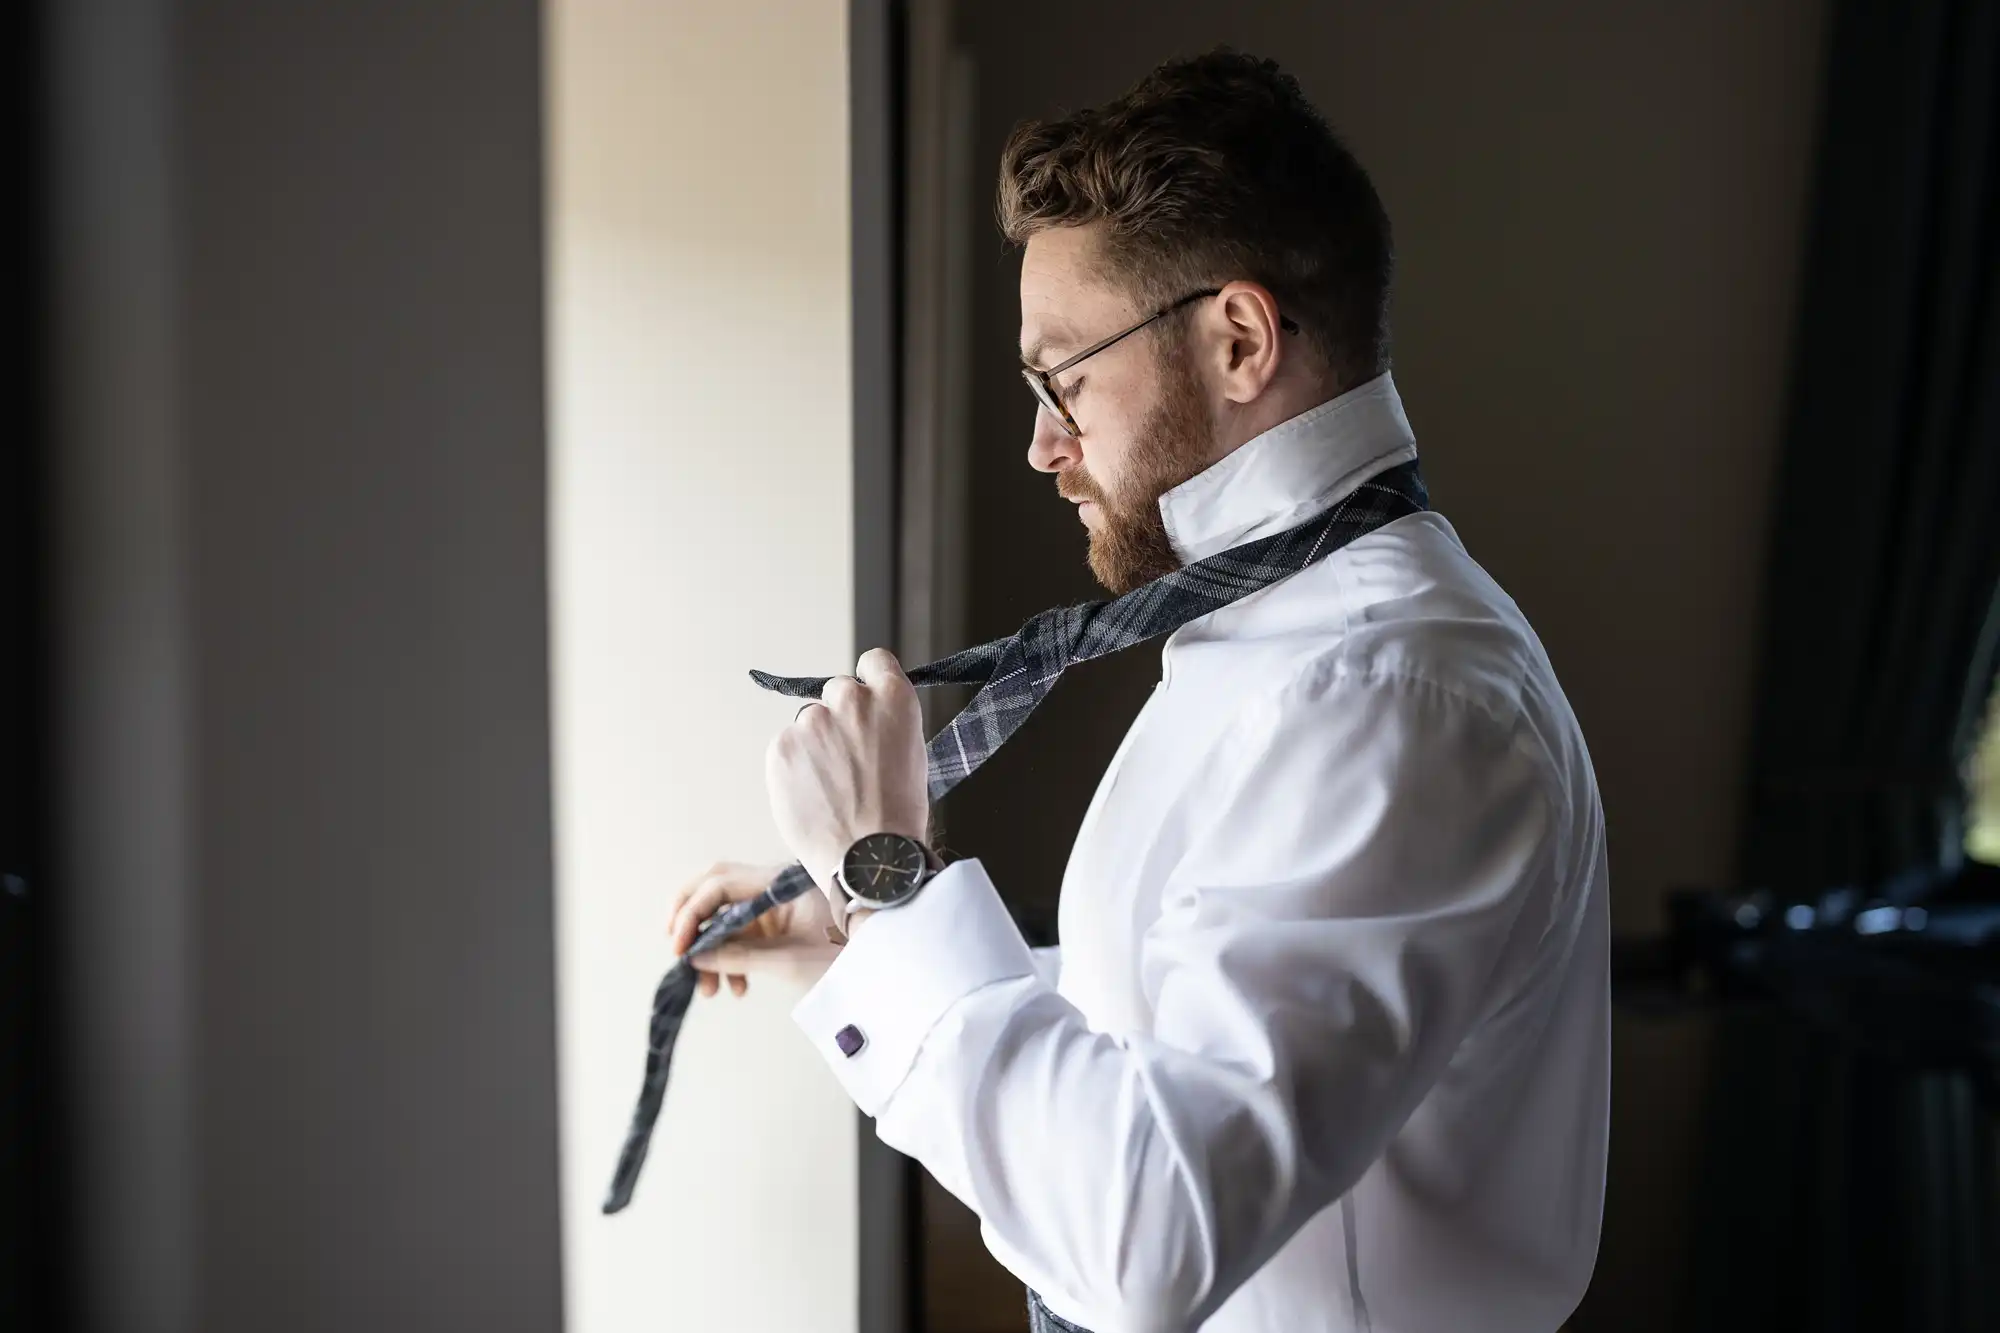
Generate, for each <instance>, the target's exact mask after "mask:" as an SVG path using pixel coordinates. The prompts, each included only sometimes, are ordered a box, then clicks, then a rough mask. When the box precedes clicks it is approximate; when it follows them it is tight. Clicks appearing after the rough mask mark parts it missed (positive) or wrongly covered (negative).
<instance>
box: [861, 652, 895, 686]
mask: <svg viewBox="0 0 2000 1333" xmlns="http://www.w3.org/2000/svg"><path fill="white" fill-rule="evenodd" d="M854 674H855V675H856V676H857V677H858V678H859V679H860V681H861V683H862V684H864V685H867V686H868V687H870V688H871V689H873V688H879V687H881V686H883V685H890V684H893V683H895V682H897V681H901V682H902V683H903V684H905V685H908V684H909V680H908V678H907V677H905V676H904V675H903V664H902V663H901V662H899V661H897V660H896V655H895V654H894V653H892V652H890V651H889V650H888V649H887V648H870V649H869V650H868V651H867V652H865V653H863V654H861V660H860V661H859V662H857V663H855V664H854Z"/></svg>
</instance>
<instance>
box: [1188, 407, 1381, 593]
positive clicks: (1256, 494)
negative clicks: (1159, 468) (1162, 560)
mask: <svg viewBox="0 0 2000 1333" xmlns="http://www.w3.org/2000/svg"><path fill="white" fill-rule="evenodd" d="M1416 456H1417V446H1416V436H1415V435H1414V434H1413V433H1412V432H1411V430H1410V421H1409V418H1408V417H1406V416H1404V415H1403V400H1402V399H1401V398H1400V397H1398V396H1397V394H1396V384H1395V381H1394V380H1393V379H1391V378H1390V376H1389V375H1388V374H1387V373H1386V372H1385V373H1384V374H1381V375H1378V376H1376V377H1375V378H1374V379H1372V380H1369V381H1368V382H1367V383H1366V384H1363V385H1361V386H1360V387H1359V388H1355V389H1350V390H1349V391H1348V392H1346V393H1344V394H1342V395H1340V397H1338V398H1330V399H1328V400H1327V401H1326V402H1324V403H1321V404H1320V405H1319V406H1318V407H1315V408H1311V409H1309V410H1307V411H1304V412H1301V413H1299V414H1298V415H1297V416H1295V417H1293V418H1292V419H1291V420H1289V421H1282V422H1279V423H1278V424H1277V425H1275V426H1273V427H1271V429H1269V430H1267V431H1265V432H1264V433H1263V434H1262V435H1259V436H1256V437H1255V438H1253V439H1250V440H1246V441H1245V442H1244V443H1243V444H1241V445H1240V446H1238V447H1237V448H1236V449H1235V450H1233V451H1232V452H1231V453H1230V454H1229V456H1228V457H1226V458H1224V459H1222V460H1221V461H1219V462H1217V463H1214V464H1211V465H1210V466H1209V467H1208V469H1207V470H1206V471H1203V472H1200V473H1197V474H1196V475H1194V476H1193V477H1190V478H1189V479H1188V480H1186V481H1184V482H1182V483H1181V484H1180V485H1178V486H1176V487H1174V488H1173V489H1172V490H1170V491H1168V492H1167V493H1166V494H1164V495H1162V496H1161V497H1160V517H1161V519H1162V520H1164V521H1165V523H1166V525H1167V537H1168V539H1169V540H1171V541H1172V542H1173V546H1174V554H1176V555H1178V556H1179V557H1180V558H1181V561H1182V563H1184V564H1190V565H1191V564H1193V563H1194V562H1195V561H1197V560H1201V559H1205V558H1206V557H1208V556H1211V555H1215V554H1216V553H1218V552H1220V551H1226V550H1228V549H1229V548H1230V547H1232V546H1240V545H1242V544H1243V543H1244V542H1248V541H1255V540H1257V539H1258V538H1260V537H1269V536H1271V535H1272V534H1273V533H1278V532H1283V531H1285V530H1286V529H1287V528H1293V527H1297V526H1298V525H1299V524H1301V523H1303V522H1305V521H1306V520H1307V519H1309V518H1311V517H1312V516H1313V515H1314V514H1317V513H1320V512H1321V511H1323V510H1325V509H1327V508H1328V507H1329V506H1331V505H1332V504H1333V503H1334V502H1335V501H1336V500H1338V499H1340V498H1341V497H1342V496H1344V495H1346V494H1347V493H1348V492H1349V491H1352V490H1353V489H1354V488H1355V487H1357V486H1359V485H1360V484H1361V483H1362V482H1364V481H1366V480H1367V479H1368V478H1370V477H1372V476H1374V475H1375V474H1376V473H1377V472H1380V471H1381V470H1382V469H1384V468H1386V467H1393V466H1395V465H1396V464H1398V463H1404V462H1408V461H1409V460H1410V459H1413V458H1415V457H1416Z"/></svg>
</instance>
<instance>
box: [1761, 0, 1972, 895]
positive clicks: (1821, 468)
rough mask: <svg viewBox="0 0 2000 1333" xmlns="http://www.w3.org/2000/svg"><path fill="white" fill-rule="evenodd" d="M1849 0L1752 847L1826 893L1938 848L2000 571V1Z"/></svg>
mask: <svg viewBox="0 0 2000 1333" xmlns="http://www.w3.org/2000/svg"><path fill="white" fill-rule="evenodd" d="M1835 2H1836V11H1835V22H1834V32H1833V45H1832V49H1831V51H1830V53H1829V63H1828V68H1827V76H1826V101H1825V107H1824V111H1823V118H1822V123H1821V131H1820V137H1821V146H1820V163H1819V175H1818V182H1817V189H1816V196H1815V200H1814V205H1813V211H1812V214H1811V217H1810V219H1809V221H1808V228H1809V240H1808V247H1807V257H1806V265H1805V268H1804V270H1803V273H1802V293H1801V300H1800V317H1799V325H1798V330H1797V333H1796V340H1795V344H1794V349H1795V350H1794V356H1793V366H1794V372H1793V390H1792V401H1791V419H1790V429H1789V435H1788V438H1787V441H1786V445H1785V450H1784V454H1783V459H1782V463H1781V465H1780V473H1779V478H1778V482H1779V484H1778V487H1777V491H1776V494H1777V497H1778V498H1777V505H1776V511H1775V513H1774V515H1773V520H1772V530H1771V532H1772V538H1771V555H1770V564H1769V574H1768V579H1767V584H1766V589H1765V626H1766V630H1765V644H1764V652H1763V674H1762V679H1761V681H1760V686H1759V697H1758V711H1757V732H1756V741H1755V745H1756V750H1755V754H1754V757H1753V764H1752V772H1753V774H1754V783H1755V787H1754V791H1753V794H1752V798H1751V802H1750V810H1749V822H1748V825H1747V830H1746V844H1745V855H1744V864H1743V869H1744V872H1745V875H1746V876H1747V880H1748V883H1749V884H1751V885H1757V886H1769V887H1773V888H1777V889H1779V890H1781V891H1783V890H1793V891H1797V892H1799V893H1801V894H1806V895H1812V894H1818V893H1821V892H1823V891H1825V890H1826V889H1828V888H1830V887H1833V886H1835V885H1839V884H1855V885H1868V884H1876V883H1880V882H1882V881H1884V880H1886V879H1887V878H1889V877H1890V876H1891V875H1893V874H1895V873H1896V872H1897V871H1900V870H1904V869H1907V868H1909V867H1911V866H1913V865H1922V864H1928V863H1932V862H1935V861H1936V860H1937V859H1938V856H1939V849H1940V846H1941V843H1942V842H1943V840H1945V839H1946V838H1947V837H1948V835H1949V833H1950V832H1951V831H1952V826H1954V825H1955V824H1956V820H1957V815H1958V799H1959V792H1958V782H1957V774H1956V772H1955V759H1956V756H1955V755H1954V753H1953V749H1954V745H1955V743H1956V742H1957V741H1958V740H1959V737H1958V735H1957V734H1956V733H1957V731H1958V729H1959V728H1960V727H1961V725H1962V723H1963V718H1964V714H1965V711H1966V697H1967V694H1968V685H1969V676H1968V672H1969V670H1970V668H1971V666H1972V659H1973V656H1974V649H1975V646H1976V644H1977V641H1978V638H1979V635H1980V631H1981V627H1982V625H1983V623H1984V621H1985V617H1986V613H1987V610H1988V608H1989V606H1990V605H1991V603H1992V600H1993V593H1994V585H1995V582H1996V579H2000V322H1996V321H2000V264H1996V262H1995V261H1996V247H1997V246H2000V213H1996V208H1995V199H1996V186H2000V104H1997V103H1996V86H1997V85H2000V4H1996V3H1994V0H1835ZM1982 683H1983V682H1982Z"/></svg>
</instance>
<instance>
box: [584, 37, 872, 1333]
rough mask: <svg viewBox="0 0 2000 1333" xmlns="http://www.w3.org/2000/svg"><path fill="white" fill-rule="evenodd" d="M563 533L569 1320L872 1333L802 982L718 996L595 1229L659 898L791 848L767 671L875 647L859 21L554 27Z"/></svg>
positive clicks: (655, 937)
mask: <svg viewBox="0 0 2000 1333" xmlns="http://www.w3.org/2000/svg"><path fill="white" fill-rule="evenodd" d="M547 23H548V40H549V50H548V62H549V65H548V70H549V134H548V142H549V190H550V200H549V204H550V207H549V226H550V242H549V255H550V282H549V307H550V318H551V339H550V371H549V373H550V386H551V407H552V438H551V464H550V466H551V491H552V494H551V514H550V519H551V545H552V559H553V564H554V579H553V597H554V601H553V612H554V614H553V645H554V649H553V650H554V669H555V677H554V685H555V708H556V749H555V756H556V770H557V848H558V853H557V865H558V873H559V890H558V909H559V910H558V916H559V931H558V934H559V941H560V944H559V948H560V953H559V959H558V975H559V984H560V1027H561V1066H562V1122H563V1176H564V1179H563V1199H564V1222H565V1265H566V1267H565V1281H566V1287H567V1299H568V1327H569V1329H570V1331H571V1333H612V1331H613V1330H624V1329H641V1328H644V1329H660V1328H690V1329H692V1328H727V1329H731V1330H742V1331H743V1333H757V1331H758V1330H769V1331H770V1333H818V1331H820V1330H827V1331H829V1333H832V1331H835V1330H838V1331H840V1333H845V1330H848V1329H851V1328H853V1327H854V1322H855V1307H856V1244H857V1220H856V1199H855V1171H856V1167H855V1142H856V1138H855V1121H854V1113H853V1108H852V1106H851V1105H850V1104H849V1102H848V1101H847V1099H846V1098H845V1097H844V1096H843V1095H842V1094H841V1093H840V1091H839V1089H838V1087H837V1086H836V1085H835V1083H834V1082H833V1080H832V1078H831V1076H830V1075H828V1074H827V1073H826V1071H825V1069H824V1068H823V1067H822V1065H821V1064H820V1061H819V1057H818V1056H816V1055H815V1054H814V1053H813V1052H812V1051H811V1050H810V1049H808V1047H807V1045H806V1043H805V1042H804V1041H803V1039H801V1038H800V1037H799V1036H798V1034H797V1032H796V1030H795V1029H794V1028H793V1026H792V1024H791V1021H790V1019H789V1017H788V1013H787V1011H788V1009H789V1008H790V1005H791V1002H792V999H793V998H794V996H793V995H792V994H791V993H788V992H787V991H786V989H785V988H784V987H781V986H775V985H773V986H764V985H759V986H757V987H755V988H753V990H752V993H751V994H750V996H749V997H748V998H747V999H744V1000H733V999H730V998H728V997H727V996H726V995H725V996H724V997H722V998H720V999H715V1000H708V1001H697V1003H696V1006H695V1011H694V1014H693V1016H692V1017H691V1018H690V1020H689V1023H688V1026H687V1029H686V1031H685V1033H684V1034H683V1037H682V1040H681V1045H680V1054H679V1057H678V1059H677V1061H676V1064H675V1068H674V1071H673V1084H672V1087H671V1089H670V1091H669V1094H668V1097H667V1102H666V1106H665V1108H664V1111H663V1113H662V1115H661V1117H660V1123H659V1128H658V1132H657V1136H656V1138H655V1140H654V1146H653V1152H652V1156H651V1159H650V1160H649V1161H648V1163H647V1168H646V1177H645V1179H644V1181H643V1182H642V1184H641V1186H640V1189H639V1192H638V1196H637V1199H636V1201H635V1203H634V1204H633V1206H632V1208H631V1209H630V1210H629V1211H628V1212H627V1213H625V1214H622V1215H620V1216H618V1217H615V1218H605V1217H602V1216H600V1214H599V1212H598V1205H599V1201H600V1200H601V1198H602V1195H603V1193H604V1188H605V1185H606V1183H607V1182H608V1180H609V1173H610V1170H611V1166H612V1163H613V1161H614V1160H615V1158H616V1156H617V1150H618V1144H619V1141H620V1138H621V1136H622V1134H623V1132H624V1127H625V1124H626V1120H627V1117H628V1116H629V1114H630V1111H631V1104H632V1098H633V1096H634V1094H635V1093H636V1092H637V1089H638V1079H639V1075H640V1058H641V1056H642V1054H643V1043H644V1032H645V1018H646V1012H647V1006H648V1002H649V1000H650V997H651V994H652V989H653V986H654V984H655V982H656V981H657V980H658V976H659V973H660V971H661V969H662V968H663V967H665V966H666V964H667V962H668V955H667V952H666V947H665V941H664V926H665V922H664V920H663V919H662V903H663V901H664V899H665V897H666V894H667V892H668V891H669V889H670V888H671V886H673V885H674V884H676V883H678V882H679V881H680V880H681V879H682V878H683V877H685V876H687V875H689V874H691V873H692V872H694V871H696V870H697V869H699V868H700V867H701V866H703V865H705V864H706V863H708V862H709V861H710V860H713V859H716V858H742V859H772V860H777V859H782V857H783V847H782V845H781V844H780V842H779V841H778V839H777V836H776V834H775V832H774V831H773V830H772V828H771V824H770V819H769V816H768V813H767V811H766V807H765V803H764V792H763V755H764V747H765V745H766V743H767V741H768V740H769V738H770V736H771V735H772V733H773V732H775V731H776V730H777V728H778V727H779V726H781V725H782V724H783V723H784V721H785V720H786V719H787V718H789V717H790V715H791V709H790V708H789V707H788V706H787V705H786V704H785V703H784V701H782V700H779V699H776V698H774V697H771V696H766V695H763V694H760V693H759V692H758V691H757V690H756V689H755V688H754V687H752V686H751V685H750V684H749V682H748V681H747V679H746V678H745V675H744V672H745V669H746V668H748V667H751V666H764V667H770V668H774V669H786V670H793V669H795V670H802V671H803V670H820V671H824V670H838V669H840V668H841V667H842V666H843V665H845V664H847V663H850V662H851V661H852V660H853V656H854V651H853V644H852V625H853V621H854V615H853V597H852V592H851V588H852V582H853V580H852V573H851V549H852V532H851V523H852V520H851V517H850V514H851V509H852V506H851V504H850V495H849V490H850V480H849V475H850V474H849V469H850V441H849V434H850V430H849V424H848V423H849V394H850V389H849V373H850V372H849V347H848V342H849V332H848V329H849V324H848V318H849V292H848V211H847V209H848V194H847V189H848V179H847V163H848V149H847V49H846V11H845V8H844V6H842V5H841V4H839V3H837V0H744V2H743V3H732V4H728V5H706V6H687V5H658V4H649V3H641V2H640V0H627V2H625V3H616V2H614V0H558V2H557V3H555V4H553V5H551V6H549V9H548V19H547Z"/></svg>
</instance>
